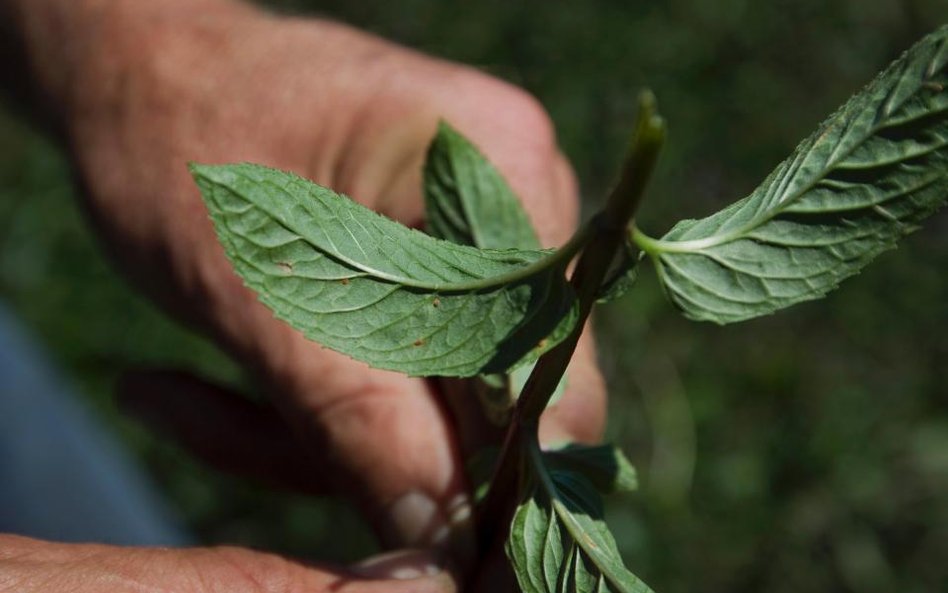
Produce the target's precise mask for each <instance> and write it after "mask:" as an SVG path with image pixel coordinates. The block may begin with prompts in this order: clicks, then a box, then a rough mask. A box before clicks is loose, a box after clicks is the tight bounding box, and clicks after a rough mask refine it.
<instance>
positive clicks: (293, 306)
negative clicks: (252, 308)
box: [192, 164, 576, 376]
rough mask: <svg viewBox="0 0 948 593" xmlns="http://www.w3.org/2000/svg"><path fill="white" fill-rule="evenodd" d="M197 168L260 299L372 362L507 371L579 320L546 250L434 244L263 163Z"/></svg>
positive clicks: (423, 371)
mask: <svg viewBox="0 0 948 593" xmlns="http://www.w3.org/2000/svg"><path fill="white" fill-rule="evenodd" d="M192 173H193V175H194V177H195V179H196V181H197V183H198V185H199V186H200V188H201V191H202V194H203V195H204V200H205V203H206V204H207V206H208V209H209V210H210V213H211V217H212V219H213V220H214V223H215V228H216V230H217V234H218V237H219V238H220V240H221V243H223V245H224V248H225V251H226V252H227V255H228V257H230V259H231V262H232V263H233V264H234V267H235V268H236V270H237V272H238V273H239V274H240V275H241V276H242V277H243V279H244V282H245V283H246V284H247V285H248V286H249V287H250V288H252V289H253V290H255V291H256V292H257V294H258V295H259V297H260V300H261V301H262V302H263V303H264V304H266V305H267V306H268V307H270V309H271V310H273V312H274V313H275V314H276V316H277V317H279V318H281V319H283V320H285V321H287V322H288V323H289V324H290V325H292V326H293V327H295V328H297V329H299V330H300V331H302V332H303V333H304V334H305V335H306V336H307V337H309V338H310V339H313V340H315V341H317V342H319V343H321V344H323V345H325V346H327V347H329V348H332V349H333V350H337V351H339V352H342V353H344V354H347V355H349V356H351V357H353V358H356V359H358V360H362V361H364V362H367V363H369V364H370V365H372V366H375V367H379V368H384V369H390V370H396V371H400V372H403V373H407V374H410V375H442V376H472V375H476V374H479V373H490V372H502V371H506V370H507V369H508V368H510V366H511V365H513V364H514V363H516V362H517V361H519V360H521V359H522V358H524V356H526V355H527V354H528V353H529V352H531V351H534V352H536V351H541V350H545V349H547V348H550V347H552V346H553V345H554V344H555V343H556V336H555V335H551V332H554V330H558V326H560V325H561V323H570V321H569V320H570V319H573V323H575V316H576V312H575V306H574V302H575V297H574V295H573V293H572V290H571V289H570V287H569V286H568V284H567V283H566V282H565V280H564V279H563V275H562V268H561V266H560V265H556V266H546V265H544V264H542V263H540V264H538V263H537V262H540V261H541V260H544V258H546V257H548V256H549V255H550V252H546V251H537V250H532V251H526V250H506V251H499V250H479V249H476V248H472V247H466V246H460V245H455V244H453V243H449V242H447V241H439V240H437V239H434V238H432V237H429V236H428V235H425V234H424V233H421V232H417V231H413V230H411V229H409V228H407V227H404V226H402V225H400V224H398V223H397V222H395V221H392V220H390V219H387V218H385V217H383V216H381V215H379V214H376V213H375V212H372V211H371V210H369V209H367V208H365V207H363V206H361V205H359V204H356V203H355V202H353V201H352V200H349V199H348V198H346V197H344V196H340V195H338V194H336V193H334V192H332V191H331V190H328V189H326V188H323V187H320V186H318V185H315V184H313V183H311V182H308V181H306V180H304V179H302V178H300V177H297V176H295V175H291V174H289V173H284V172H281V171H276V170H273V169H268V168H266V167H261V166H258V165H250V164H240V165H223V166H203V165H194V166H192ZM544 261H546V260H544ZM531 264H533V265H534V266H535V267H533V268H527V266H530V265H531ZM564 320H565V321H564Z"/></svg>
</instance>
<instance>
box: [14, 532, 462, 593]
mask: <svg viewBox="0 0 948 593" xmlns="http://www.w3.org/2000/svg"><path fill="white" fill-rule="evenodd" d="M0 591H2V592H4V593H6V592H8V591H9V592H11V593H12V592H14V591H15V592H17V593H66V592H69V593H99V592H100V591H109V592H110V593H134V592H139V591H174V592H175V593H299V592H303V591H305V592H307V593H329V592H333V593H340V592H341V593H383V592H384V593H455V592H456V591H457V586H456V584H455V582H454V580H453V579H452V578H451V576H450V574H449V573H447V572H446V571H443V570H442V569H441V567H440V565H439V564H438V562H437V560H436V558H434V557H433V556H432V555H431V554H430V553H424V552H420V551H405V552H402V553H399V554H397V555H389V556H388V557H385V558H380V559H369V560H368V561H365V562H363V563H361V564H360V565H357V566H354V567H352V568H348V569H347V568H342V567H331V566H311V565H307V564H304V563H300V562H295V561H292V560H289V559H286V558H282V557H280V556H275V555H272V554H263V553H258V552H253V551H250V550H244V549H239V548H226V547H225V548H194V549H169V548H119V547H113V546H101V545H89V544H83V545H77V544H57V543H51V542H43V541H39V540H34V539H29V538H24V537H17V536H2V535H0Z"/></svg>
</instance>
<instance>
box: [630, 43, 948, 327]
mask: <svg viewBox="0 0 948 593" xmlns="http://www.w3.org/2000/svg"><path fill="white" fill-rule="evenodd" d="M946 65H948V26H943V27H942V28H940V29H938V30H937V31H935V32H934V33H932V34H930V35H929V36H927V37H926V38H924V39H923V40H922V41H920V42H919V43H917V44H916V45H915V46H914V47H912V48H911V49H910V50H909V51H908V52H906V53H905V54H904V55H903V56H902V57H901V58H900V59H898V60H896V61H895V62H894V63H893V64H892V65H891V66H889V68H888V69H886V70H885V71H884V72H883V73H882V74H880V75H879V77H878V78H876V80H874V81H873V82H872V83H871V84H870V85H869V86H868V87H867V88H866V89H865V90H864V91H862V92H861V93H860V94H858V95H856V96H855V97H853V98H852V99H850V101H849V102H848V103H846V105H844V106H843V107H842V108H841V109H840V110H839V111H837V112H836V113H835V114H834V115H832V116H831V117H830V118H829V119H828V120H827V121H826V122H825V123H824V124H823V125H822V126H821V127H820V128H819V129H818V130H817V132H816V133H815V134H813V135H812V136H811V137H809V138H807V139H806V140H804V141H803V142H802V143H801V144H800V145H799V146H798V147H797V149H796V152H795V153H794V154H793V155H792V156H791V157H790V158H789V159H787V160H786V161H784V162H783V163H781V164H780V165H779V166H778V167H777V169H776V170H775V171H774V172H773V173H772V174H771V175H770V176H769V177H768V178H767V180H766V181H765V182H764V183H763V185H762V186H761V187H759V188H758V189H757V190H756V191H754V192H753V193H752V194H751V195H750V196H749V197H747V198H745V199H744V200H741V201H739V202H737V203H735V204H733V205H731V206H730V207H728V208H726V209H724V210H722V211H721V212H718V213H717V214H714V215H712V216H709V217H708V218H705V219H702V220H686V221H683V222H681V223H679V224H678V225H676V226H675V227H674V228H673V229H672V230H671V231H670V232H669V233H668V234H667V235H666V236H665V237H663V238H662V239H661V240H654V239H651V238H649V237H646V236H645V235H643V234H642V233H640V232H638V231H636V241H637V242H638V244H639V246H640V247H641V248H642V249H643V250H644V251H646V252H647V253H648V254H649V255H650V256H651V258H652V260H653V261H654V262H655V265H656V268H657V270H658V274H659V276H660V278H661V280H662V283H663V284H664V286H665V288H666V290H667V292H668V293H669V294H670V295H671V298H672V299H673V300H674V302H675V303H676V304H677V305H678V306H679V307H680V308H681V309H682V310H683V311H684V313H685V315H687V316H688V317H690V318H692V319H698V320H710V321H715V322H717V323H722V324H723V323H730V322H734V321H741V320H744V319H750V318H752V317H757V316H760V315H766V314H768V313H771V312H773V311H776V310H778V309H781V308H784V307H787V306H789V305H792V304H794V303H798V302H801V301H806V300H811V299H815V298H819V297H822V296H823V295H825V294H826V293H827V292H828V291H830V290H832V289H833V288H835V287H836V286H837V285H838V284H839V282H840V281H842V280H844V279H846V278H848V277H849V276H852V275H853V274H856V273H858V272H859V271H860V270H861V269H862V268H863V267H864V266H865V265H866V264H868V263H869V262H870V261H871V260H872V259H873V258H874V257H875V256H876V255H878V254H879V253H881V252H882V251H885V250H887V249H891V248H892V247H894V246H895V244H896V241H897V240H898V239H899V238H900V237H901V236H903V235H905V234H907V233H909V232H911V231H912V230H914V229H915V228H916V225H917V224H918V223H919V222H920V221H922V220H923V219H924V218H925V217H927V216H929V215H930V214H932V213H933V212H934V211H935V210H936V209H938V208H939V207H940V206H942V205H943V204H944V203H945V201H946V199H948V66H946Z"/></svg>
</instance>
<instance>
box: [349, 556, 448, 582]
mask: <svg viewBox="0 0 948 593" xmlns="http://www.w3.org/2000/svg"><path fill="white" fill-rule="evenodd" d="M350 570H351V571H352V573H353V574H355V575H356V576H360V577H362V578H366V579H394V580H398V581H408V580H411V579H420V578H423V577H433V576H435V575H437V574H440V573H441V571H442V570H443V569H442V567H441V563H440V562H439V561H438V558H437V557H436V555H435V553H433V552H431V551H428V550H397V551H395V552H388V553H386V554H379V555H377V556H372V557H370V558H366V559H365V560H363V561H362V562H359V563H358V564H354V565H352V566H351V567H350Z"/></svg>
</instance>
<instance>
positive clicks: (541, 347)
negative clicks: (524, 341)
mask: <svg viewBox="0 0 948 593" xmlns="http://www.w3.org/2000/svg"><path fill="white" fill-rule="evenodd" d="M549 343H550V341H549V340H547V339H546V338H543V339H542V340H540V342H539V343H538V344H537V348H539V349H540V350H543V349H544V348H546V345H547V344H549Z"/></svg>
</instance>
